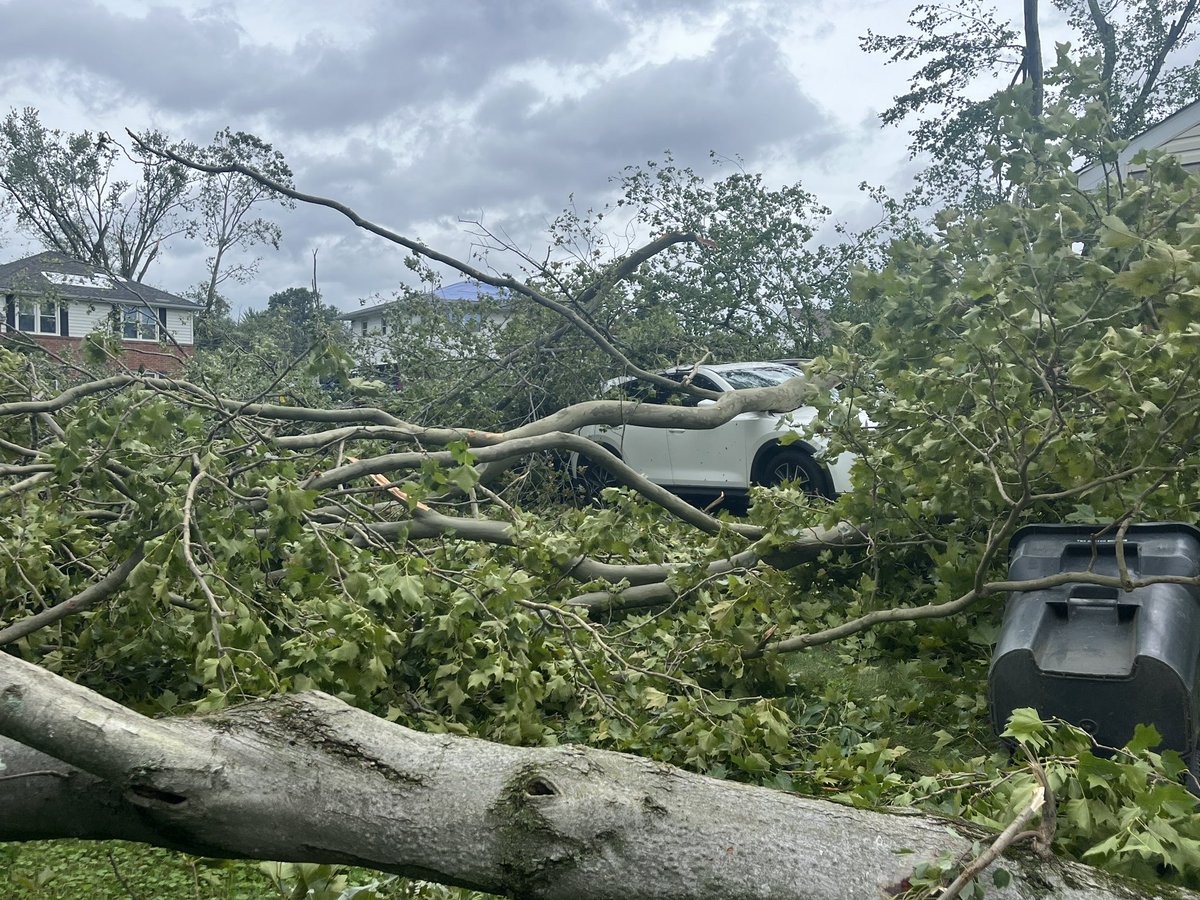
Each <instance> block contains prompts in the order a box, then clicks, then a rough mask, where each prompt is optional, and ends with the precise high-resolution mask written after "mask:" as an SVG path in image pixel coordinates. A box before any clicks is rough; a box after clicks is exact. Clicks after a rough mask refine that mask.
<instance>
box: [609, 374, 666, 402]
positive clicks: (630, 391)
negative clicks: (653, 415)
mask: <svg viewBox="0 0 1200 900" xmlns="http://www.w3.org/2000/svg"><path fill="white" fill-rule="evenodd" d="M659 390H660V389H659V388H658V387H656V386H655V385H653V384H650V383H649V382H647V381H640V380H639V379H637V378H630V379H629V380H628V381H622V382H621V383H620V384H614V385H613V386H612V387H610V388H609V389H608V390H607V391H605V392H604V399H605V400H624V401H626V402H627V403H661V402H663V401H662V398H661V397H660V396H659Z"/></svg>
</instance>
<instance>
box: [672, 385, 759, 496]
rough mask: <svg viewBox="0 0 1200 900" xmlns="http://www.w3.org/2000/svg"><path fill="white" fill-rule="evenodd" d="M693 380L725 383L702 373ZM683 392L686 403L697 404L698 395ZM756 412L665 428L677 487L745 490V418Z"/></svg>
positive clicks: (747, 466)
mask: <svg viewBox="0 0 1200 900" xmlns="http://www.w3.org/2000/svg"><path fill="white" fill-rule="evenodd" d="M681 377H682V376H681ZM692 384H694V385H695V386H696V387H699V388H704V389H706V390H710V391H724V390H726V387H725V386H724V385H722V384H718V383H717V382H716V381H715V380H714V379H713V378H710V377H709V376H707V375H705V374H704V373H699V374H697V375H696V377H694V378H693V379H692ZM683 396H684V400H683V403H684V405H685V406H698V405H699V402H700V398H698V397H696V396H694V395H690V394H685V395H683ZM758 415H759V413H742V414H741V415H738V416H734V417H733V418H732V419H730V420H729V421H728V422H726V423H725V424H724V425H721V426H719V427H718V428H699V429H698V428H690V429H685V428H668V429H666V431H667V446H668V452H669V453H670V456H671V468H672V470H673V475H672V483H673V484H675V485H676V486H678V487H698V488H705V489H713V490H730V489H732V490H745V489H746V488H747V487H748V483H749V477H750V476H749V473H750V463H749V461H748V460H747V459H746V427H745V426H746V420H747V418H754V417H757V416H758Z"/></svg>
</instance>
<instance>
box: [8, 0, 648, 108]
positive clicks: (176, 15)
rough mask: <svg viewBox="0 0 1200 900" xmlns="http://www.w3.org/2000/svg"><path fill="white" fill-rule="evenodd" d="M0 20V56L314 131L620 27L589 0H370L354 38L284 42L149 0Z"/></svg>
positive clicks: (593, 50)
mask: <svg viewBox="0 0 1200 900" xmlns="http://www.w3.org/2000/svg"><path fill="white" fill-rule="evenodd" d="M0 17H2V24H3V27H0V59H3V60H18V61H30V62H37V63H40V64H44V63H45V62H47V61H49V60H54V61H55V62H56V63H57V64H58V65H59V66H60V67H61V68H62V69H63V70H64V71H66V72H68V73H71V74H74V75H90V76H92V77H94V78H99V79H102V80H103V81H104V82H105V83H106V87H109V88H110V89H111V88H114V87H115V88H116V89H117V90H119V91H120V92H121V93H123V94H125V95H126V96H128V97H131V98H135V99H140V100H144V101H146V102H148V103H150V104H152V105H155V106H157V107H159V108H160V109H163V110H170V111H175V112H180V113H193V112H196V111H200V110H203V109H205V108H206V107H211V106H214V105H216V106H220V107H222V108H223V109H224V110H225V111H226V112H227V113H228V114H230V115H233V116H264V117H266V118H267V119H268V121H272V122H274V123H275V124H277V125H279V126H281V127H284V128H293V129H305V130H308V131H313V130H317V131H323V132H328V131H331V130H338V129H344V128H345V127H346V126H348V125H353V124H356V123H358V122H363V121H372V120H379V119H382V118H384V117H386V116H389V115H393V114H395V113H397V112H400V111H402V110H406V109H413V108H416V107H421V106H428V105H430V104H434V103H439V102H455V101H461V100H463V99H464V98H466V97H469V96H470V95H472V94H474V93H475V92H476V91H478V90H479V89H480V88H481V87H482V86H483V85H485V84H486V83H487V82H488V81H489V80H491V79H492V78H494V77H495V74H496V72H497V70H499V69H503V68H505V67H507V66H509V65H511V64H512V63H513V61H514V60H524V59H539V60H545V61H548V62H551V63H555V62H565V61H570V62H572V63H588V62H592V61H594V60H596V59H600V58H603V57H604V56H605V55H607V54H608V53H609V52H610V51H611V50H612V49H613V48H614V47H616V46H618V45H619V44H620V43H621V42H622V41H623V40H624V39H625V38H626V37H627V36H628V32H627V30H626V28H625V27H624V26H623V25H621V24H620V23H619V22H618V21H617V20H616V19H614V18H613V17H612V16H610V15H608V14H607V13H605V12H604V11H603V9H601V8H600V7H599V6H597V5H595V4H583V3H565V4H540V3H539V4H532V3H505V2H488V0H469V2H463V0H456V2H452V3H435V2H424V3H408V4H394V3H381V4H380V5H379V6H378V7H377V9H376V11H375V14H374V19H373V21H372V22H371V26H372V30H371V32H370V34H369V36H368V37H367V38H366V39H365V40H363V41H360V42H357V43H356V44H355V45H354V46H350V47H347V46H342V45H339V44H337V43H333V42H330V41H328V40H326V39H325V38H324V37H322V36H321V35H319V34H312V35H307V36H305V37H303V38H302V39H301V40H300V41H299V43H298V44H297V45H296V47H295V48H294V49H292V50H290V51H284V50H281V49H278V48H275V47H269V46H263V45H261V44H254V43H252V42H251V41H249V40H248V39H247V36H246V35H245V34H244V33H243V32H242V30H241V28H240V27H239V26H238V25H237V24H236V22H234V21H232V20H230V19H227V18H222V17H219V16H211V15H205V16H199V17H189V16H187V15H185V14H184V13H183V12H181V11H179V10H175V9H168V8H161V7H155V8H153V9H151V10H150V11H149V12H148V13H146V14H145V16H130V15H123V14H120V13H115V12H112V11H111V10H108V9H106V8H104V7H101V6H99V5H97V4H95V3H88V2H72V3H70V4H66V3H63V2H45V0H40V2H39V0H10V2H7V3H0ZM77 83H78V82H77ZM84 84H86V82H83V83H80V87H81V88H82V87H83V85H84Z"/></svg>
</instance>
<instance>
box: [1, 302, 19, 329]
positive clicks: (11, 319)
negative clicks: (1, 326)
mask: <svg viewBox="0 0 1200 900" xmlns="http://www.w3.org/2000/svg"><path fill="white" fill-rule="evenodd" d="M4 321H5V322H6V323H8V327H9V328H10V329H11V330H13V331H16V330H17V301H16V299H15V298H14V297H13V295H12V294H9V295H8V296H6V297H5V298H4Z"/></svg>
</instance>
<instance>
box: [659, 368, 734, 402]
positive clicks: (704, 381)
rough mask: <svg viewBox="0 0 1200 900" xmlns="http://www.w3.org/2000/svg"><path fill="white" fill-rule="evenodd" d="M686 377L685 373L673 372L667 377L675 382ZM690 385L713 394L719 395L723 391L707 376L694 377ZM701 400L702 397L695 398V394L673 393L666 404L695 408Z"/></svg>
mask: <svg viewBox="0 0 1200 900" xmlns="http://www.w3.org/2000/svg"><path fill="white" fill-rule="evenodd" d="M686 375H687V373H686V372H673V373H671V374H670V375H668V376H667V377H668V378H671V379H674V380H675V381H679V382H682V381H683V379H684V378H685V377H686ZM691 383H692V385H693V386H695V387H698V388H701V389H702V390H706V391H714V392H715V393H720V392H721V391H722V390H723V388H721V386H720V385H718V384H717V383H716V382H715V381H713V380H712V379H711V378H709V377H708V376H707V375H701V374H697V375H696V377H695V378H693V379H692V380H691ZM702 399H703V398H702V397H697V396H696V395H695V394H689V393H687V392H685V391H673V392H672V394H671V399H670V400H669V401H668V402H669V403H674V404H676V405H679V406H696V405H698V404H699V403H700V401H701V400H702Z"/></svg>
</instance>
